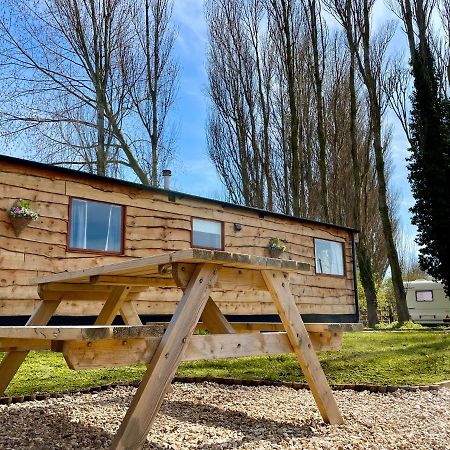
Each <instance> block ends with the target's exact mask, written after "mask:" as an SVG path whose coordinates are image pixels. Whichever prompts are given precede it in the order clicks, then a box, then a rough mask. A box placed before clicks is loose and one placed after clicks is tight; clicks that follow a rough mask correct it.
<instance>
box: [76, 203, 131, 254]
mask: <svg viewBox="0 0 450 450" xmlns="http://www.w3.org/2000/svg"><path fill="white" fill-rule="evenodd" d="M123 223H124V207H123V206H120V205H113V204H111V203H103V202H96V201H93V200H83V199H81V198H72V199H71V202H70V222H69V230H70V232H69V249H70V250H88V251H89V250H90V251H98V252H108V253H122V252H123V244H122V243H123V232H124V231H123V228H124V227H123Z"/></svg>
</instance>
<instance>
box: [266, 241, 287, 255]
mask: <svg viewBox="0 0 450 450" xmlns="http://www.w3.org/2000/svg"><path fill="white" fill-rule="evenodd" d="M269 249H271V250H279V251H281V252H284V251H285V250H286V245H285V244H284V243H283V241H282V240H281V239H280V238H271V239H270V241H269Z"/></svg>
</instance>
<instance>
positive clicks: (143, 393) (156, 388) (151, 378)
mask: <svg viewBox="0 0 450 450" xmlns="http://www.w3.org/2000/svg"><path fill="white" fill-rule="evenodd" d="M218 273H219V268H218V267H217V266H216V265H214V264H199V265H197V267H196V268H195V270H194V273H193V274H192V277H191V279H190V281H189V283H188V285H187V287H186V289H185V290H184V293H183V296H182V298H181V300H180V303H179V304H178V306H177V308H176V311H175V314H174V315H173V317H172V320H171V321H170V323H169V326H168V327H167V330H166V332H165V333H164V336H163V337H162V339H161V342H160V344H159V346H158V348H157V350H156V352H155V354H154V355H153V358H152V360H151V362H150V364H149V365H148V366H147V371H146V372H145V375H144V377H143V379H142V381H141V384H140V386H139V388H138V390H137V392H136V394H135V396H134V398H133V400H132V402H131V405H130V407H129V408H128V411H127V413H126V415H125V418H124V420H123V422H122V424H121V425H120V428H119V431H118V432H117V434H116V436H115V437H114V439H113V441H112V443H111V447H110V448H111V449H140V448H142V446H143V444H144V442H145V440H146V438H147V434H148V432H149V430H150V427H151V426H152V423H153V421H154V419H155V417H156V414H157V413H158V410H159V408H160V406H161V403H162V401H163V398H164V393H165V391H166V388H167V386H168V385H169V383H170V382H171V380H172V378H173V376H174V374H175V372H176V370H177V368H178V365H179V364H180V362H181V358H182V356H183V353H184V350H185V349H186V347H187V345H188V342H189V339H190V337H191V335H192V333H193V332H194V329H195V326H196V325H197V323H198V321H199V319H200V315H201V313H202V311H203V309H204V307H205V304H206V302H207V301H208V298H209V295H210V293H211V291H212V288H213V287H214V284H215V283H216V281H217V277H218Z"/></svg>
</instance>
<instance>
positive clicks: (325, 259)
mask: <svg viewBox="0 0 450 450" xmlns="http://www.w3.org/2000/svg"><path fill="white" fill-rule="evenodd" d="M314 253H315V257H316V273H321V274H327V275H339V276H343V275H344V274H345V272H344V245H343V243H342V242H335V241H327V240H325V239H314Z"/></svg>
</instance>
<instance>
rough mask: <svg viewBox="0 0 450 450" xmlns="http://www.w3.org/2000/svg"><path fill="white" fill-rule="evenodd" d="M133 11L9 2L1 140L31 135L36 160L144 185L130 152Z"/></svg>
mask: <svg viewBox="0 0 450 450" xmlns="http://www.w3.org/2000/svg"><path fill="white" fill-rule="evenodd" d="M134 6H135V3H134V2H133V1H132V0H89V1H88V0H56V1H48V0H44V1H42V2H38V3H36V2H33V1H25V2H22V3H18V2H14V1H10V2H9V4H8V8H6V10H5V11H3V13H2V14H1V16H0V59H1V63H2V66H3V74H4V75H3V77H2V80H1V81H2V87H3V89H4V90H5V93H6V95H5V97H6V101H5V102H3V103H2V105H1V106H0V133H1V135H2V136H3V137H10V138H16V137H17V136H23V135H27V136H31V137H34V138H35V144H36V146H37V148H38V150H39V154H40V155H41V157H43V158H44V159H46V160H48V161H50V162H53V163H60V164H67V165H71V166H73V165H77V166H79V167H80V168H83V169H85V170H86V169H87V170H90V171H93V172H96V173H98V174H101V175H105V174H110V175H119V174H120V173H121V170H120V168H121V167H123V168H124V170H125V171H130V169H131V171H132V172H134V174H135V175H136V176H137V177H138V179H139V180H140V181H141V182H142V183H144V184H149V177H148V172H147V170H146V168H145V167H144V165H143V164H142V163H141V162H140V161H139V157H138V154H137V153H138V152H137V149H138V148H139V143H140V142H141V138H140V135H139V133H131V132H130V130H134V129H135V128H136V120H134V119H133V116H134V115H135V107H136V103H135V101H134V100H136V99H133V98H131V96H130V86H129V81H130V80H131V79H132V80H133V82H134V83H135V84H136V83H138V82H140V80H141V79H142V78H144V79H146V78H147V75H146V74H145V73H139V72H134V73H132V69H133V68H135V67H136V64H135V63H134V61H133V57H134V56H136V55H134V54H133V52H132V51H131V48H132V43H133V42H134V40H135V39H136V28H135V27H133V26H132V24H133V20H135V19H136V15H135V14H134V13H135V8H134ZM133 14H134V15H133ZM152 24H153V25H154V22H151V21H148V22H147V23H146V24H145V25H144V26H143V27H141V29H142V30H145V28H146V27H151V26H152ZM137 56H138V55H137ZM164 57H167V55H164ZM48 149H50V151H48Z"/></svg>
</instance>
